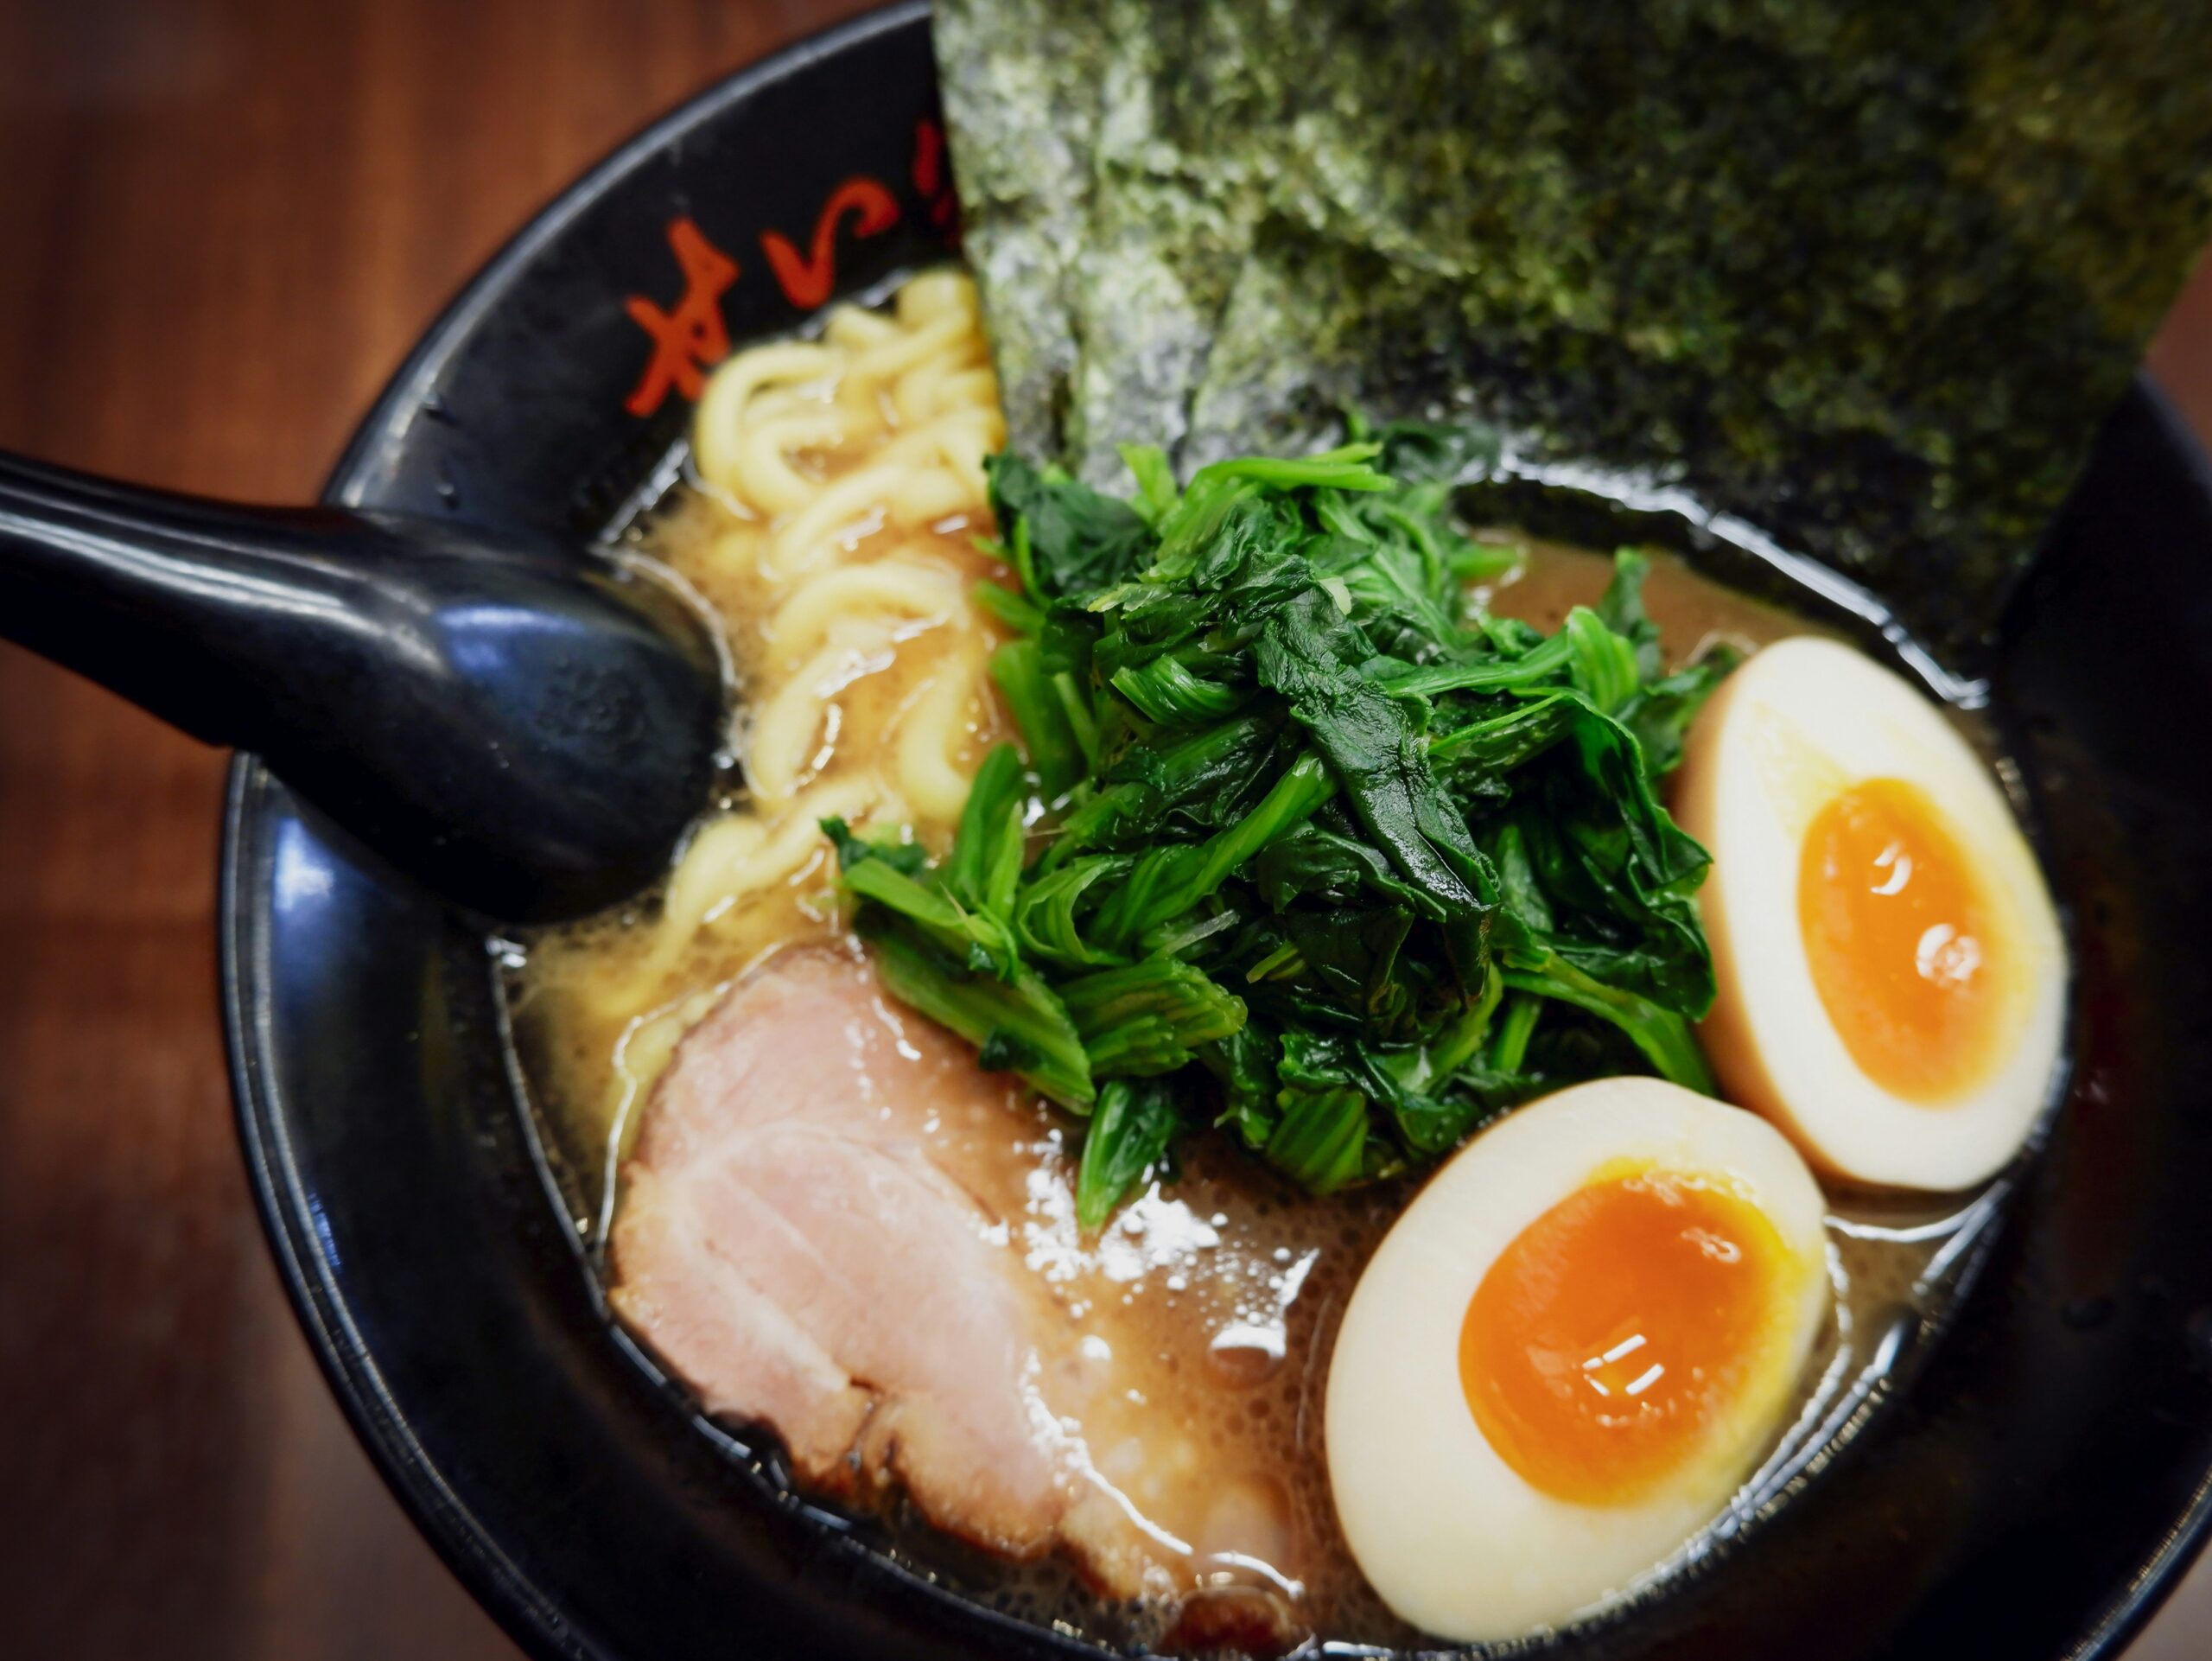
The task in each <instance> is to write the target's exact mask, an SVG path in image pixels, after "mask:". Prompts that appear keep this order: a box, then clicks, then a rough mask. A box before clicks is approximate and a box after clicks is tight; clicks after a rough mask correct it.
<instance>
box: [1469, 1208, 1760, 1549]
mask: <svg viewBox="0 0 2212 1661" xmlns="http://www.w3.org/2000/svg"><path fill="white" fill-rule="evenodd" d="M1790 1255H1791V1254H1790V1252H1789V1248H1788V1247H1787V1246H1785V1245H1784V1244H1783V1241H1782V1238H1781V1236H1780V1235H1779V1234H1778V1233H1777V1231H1776V1230H1775V1227H1774V1225H1773V1224H1772V1223H1771V1222H1770V1221H1769V1220H1768V1219H1767V1218H1766V1216H1765V1214H1764V1212H1761V1211H1759V1210H1758V1207H1757V1206H1753V1205H1751V1204H1750V1203H1749V1202H1747V1201H1745V1200H1742V1199H1739V1198H1738V1197H1737V1196H1736V1195H1735V1194H1734V1193H1730V1192H1728V1191H1726V1189H1724V1188H1721V1187H1717V1186H1715V1185H1713V1183H1711V1182H1708V1181H1704V1180H1701V1179H1700V1178H1696V1177H1689V1176H1682V1175H1679V1174H1669V1173H1661V1172H1651V1171H1646V1172H1641V1173H1637V1174H1633V1175H1629V1176H1624V1177H1620V1178H1617V1179H1612V1180H1605V1179H1600V1180H1597V1181H1592V1182H1590V1183H1589V1184H1587V1185H1586V1186H1585V1187H1582V1188H1580V1189H1579V1190H1577V1191H1576V1192H1575V1193H1572V1194H1570V1195H1568V1196H1567V1198H1566V1199H1565V1200H1560V1202H1559V1204H1557V1205H1556V1206H1553V1207H1552V1208H1551V1209H1550V1210H1549V1211H1548V1212H1545V1213H1544V1214H1543V1215H1542V1216H1541V1217H1539V1218H1537V1219H1536V1220H1535V1222H1533V1223H1531V1224H1529V1226H1528V1227H1526V1228H1524V1229H1522V1231H1521V1232H1520V1233H1519V1234H1518V1235H1517V1236H1516V1237H1515V1238H1514V1240H1513V1242H1512V1244H1510V1245H1509V1246H1507V1247H1506V1248H1505V1250H1504V1251H1502V1252H1500V1253H1499V1254H1498V1257H1497V1261H1496V1262H1495V1263H1492V1264H1491V1267H1490V1271H1489V1272H1488V1273H1487V1274H1485V1275H1484V1276H1483V1281H1482V1284H1481V1285H1480V1286H1478V1287H1477V1288H1476V1289H1475V1295H1474V1296H1473V1297H1472V1298H1471V1299H1470V1300H1469V1301H1468V1303H1467V1315H1466V1320H1465V1322H1464V1323H1463V1324H1462V1325H1461V1327H1460V1329H1459V1382H1460V1386H1461V1388H1462V1389H1463V1390H1465V1392H1466V1397H1467V1406H1468V1408H1469V1410H1471V1412H1472V1413H1473V1414H1474V1417H1475V1423H1476V1424H1477V1426H1478V1427H1479V1428H1480V1429H1481V1431H1482V1433H1483V1435H1484V1438H1485V1439H1487V1440H1488V1441H1489V1442H1490V1445H1491V1447H1492V1448H1495V1449H1497V1454H1498V1456H1499V1457H1500V1458H1502V1459H1503V1460H1504V1461H1505V1462H1506V1463H1507V1464H1508V1465H1510V1466H1511V1467H1513V1469H1514V1470H1515V1471H1516V1472H1518V1473H1520V1474H1521V1476H1522V1477H1523V1478H1524V1479H1525V1480H1527V1481H1528V1482H1529V1483H1530V1484H1531V1485H1532V1486H1535V1487H1537V1488H1540V1489H1541V1490H1542V1491H1543V1492H1546V1493H1548V1494H1551V1495H1554V1497H1556V1498H1558V1499H1567V1500H1572V1501H1574V1502H1576V1503H1579V1504H1581V1505H1619V1504H1623V1503H1625V1502H1627V1501H1630V1500H1633V1499H1638V1498H1640V1497H1641V1496H1643V1494H1645V1493H1647V1492H1650V1491H1651V1490H1652V1489H1653V1488H1654V1487H1656V1486H1658V1485H1659V1484H1660V1483H1661V1482H1662V1481H1664V1480H1667V1479H1668V1478H1669V1476H1672V1475H1675V1473H1678V1472H1680V1471H1681V1469H1683V1467H1685V1466H1686V1465H1688V1464H1690V1463H1691V1462H1693V1461H1695V1460H1696V1459H1697V1457H1698V1456H1699V1454H1700V1452H1701V1451H1702V1450H1704V1449H1705V1448H1707V1447H1708V1446H1709V1445H1710V1443H1711V1441H1712V1438H1713V1432H1714V1430H1715V1429H1716V1428H1718V1427H1720V1426H1722V1425H1725V1424H1726V1423H1727V1422H1731V1421H1732V1419H1733V1418H1734V1417H1735V1416H1736V1414H1735V1411H1734V1410H1736V1409H1737V1408H1738V1405H1739V1404H1740V1403H1741V1402H1742V1401H1743V1398H1744V1397H1745V1395H1746V1393H1747V1392H1748V1391H1750V1389H1751V1387H1752V1385H1753V1384H1754V1382H1755V1381H1756V1380H1757V1379H1758V1378H1759V1377H1760V1375H1761V1373H1762V1372H1763V1371H1764V1368H1765V1365H1766V1364H1767V1363H1768V1361H1769V1358H1770V1357H1771V1356H1772V1355H1773V1353H1774V1352H1775V1350H1776V1346H1777V1344H1778V1343H1779V1342H1780V1341H1781V1339H1782V1337H1783V1327H1784V1325H1785V1317H1786V1313H1787V1312H1786V1305H1787V1304H1788V1302H1789V1299H1788V1296H1787V1291H1786V1281H1787V1266H1788V1264H1789V1262H1790ZM1730 1474H1731V1477H1732V1475H1733V1473H1730Z"/></svg>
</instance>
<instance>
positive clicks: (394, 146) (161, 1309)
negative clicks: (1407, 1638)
mask: <svg viewBox="0 0 2212 1661" xmlns="http://www.w3.org/2000/svg"><path fill="white" fill-rule="evenodd" d="M859 9H860V6H859V5H858V4H857V3H854V0H787V3H781V4H772V3H769V4H764V3H757V0H657V3H654V4H653V5H652V6H645V5H643V4H636V3H622V0H487V3H481V4H463V3H460V0H383V3H372V0H315V3H308V4H303V3H299V0H54V3H50V4H41V3H38V0H0V447H4V448H7V449H16V450H21V451H27V452H29V453H31V454H33V455H42V456H47V457H50V458H52V459H54V460H56V461H63V462H67V463H71V464H73V465H76V466H80V467H85V468H95V469H99V470H102V471H105V472H111V473H116V474H124V475H127V476H130V477H133V478H137V479H141V480H148V481H149V482H152V483H156V484H162V485H168V486H173V487H181V488H188V489H194V490H200V491H206V492H211V493H222V494H229V495H236V496H244V497H261V498H266V499H270V500H277V499H300V498H305V497H307V496H309V495H311V494H312V493H314V491H315V487H316V484H317V482H318V481H319V480H320V479H321V476H322V474H323V473H324V472H325V470H326V469H327V468H328V466H329V465H330V463H331V461H333V459H334V457H335V455H336V453H337V450H338V448H339V446H340V442H342V440H343V438H344V436H345V434H346V430H347V429H348V427H349V425H350V423H352V421H353V418H354V417H355V416H356V414H357V413H358V412H359V410H361V409H362V408H363V407H364V405H365V403H366V402H367V400H368V398H370V397H371V396H372V393H373V392H374V391H375V390H376V388H377V387H378V385H379V384H380V383H381V382H382V381H383V379H384V378H385V376H386V375H387V374H388V373H389V372H390V371H391V368H392V367H393V366H395V365H396V364H397V361H398V360H399V358H400V356H401V354H402V353H404V350H405V348H406V347H407V345H408V343H409V342H410V340H411V339H412V338H413V337H414V336H415V335H416V334H417V333H418V332H419V331H420V329H421V328H422V327H423V324H425V323H426V322H427V321H429V319H430V317H431V316H432V315H434V314H435V311H436V309H437V308H438V307H439V305H440V304H442V302H443V301H444V299H445V298H446V297H447V296H448V295H449V294H450V293H451V292H452V291H453V290H454V287H455V286H456V285H457V284H458V283H460V282H461V280H462V279H463V278H464V277H466V276H467V274H468V272H469V271H470V270H473V269H474V267H475V265H476V264H478V263H479V262H480V260H481V259H482V258H484V257H485V256H486V254H487V253H489V252H490V251H492V249H493V247H495V246H496V245H498V243H499V241H500V240H501V239H503V238H504V237H505V235H506V234H507V233H508V232H510V231H512V229H513V228H514V227H515V226H517V225H518V223H520V221H521V220H523V219H524V217H525V216H526V215H527V214H528V213H529V212H530V211H531V209H532V208H533V207H535V206H537V204H538V203H540V202H541V201H543V200H544V199H545V198H546V197H547V196H548V195H549V194H551V193H552V192H553V191H555V190H556V189H557V188H559V187H560V186H561V184H562V183H563V181H566V180H567V179H569V178H570V177H571V176H573V175H575V173H576V172H577V171H579V170H580V169H582V167H583V166H585V165H586V164H587V163H588V162H590V161H591V160H592V159H593V158H594V157H595V156H598V155H599V154H601V152H603V151H604V150H607V148H608V147H609V146H611V145H612V144H613V143H615V142H616V141H617V140H619V139H620V138H621V137H623V136H624V135H625V134H626V133H627V132H628V131H630V130H632V129H633V128H635V127H637V126H638V125H639V124H642V123H643V122H644V121H645V120H646V119H648V118H651V117H652V115H654V114H656V113H657V112H658V111H661V110H663V109H664V108H665V107H666V106H668V105H671V104H672V103H674V102H675V101H677V99H680V98H682V97H683V95H684V94H686V93H687V92H691V91H693V90H694V89H696V88H697V87H699V86H702V85H704V84H705V83H707V82H709V81H710V80H713V79H715V77H717V76H719V75H720V74H721V73H724V72H725V71H727V70H728V69H730V68H732V67H734V66H736V65H738V64H740V63H741V62H744V61H746V60H748V59H751V58H753V57H755V56H757V55H759V54H761V53H762V52H765V51H766V50H769V49H771V48H773V47H775V46H776V45H778V44H779V43H780V42H782V41H785V40H788V39H791V38H793V37H795V36H796V35H800V34H803V33H804V32H807V31H808V30H810V29H812V28H815V27H817V26H819V25H821V24H823V23H825V22H829V21H832V20H833V19H834V18H836V17H837V16H842V15H844V14H847V13H849V12H851V11H854V10H859ZM2153 361H2154V363H2155V364H2156V365H2157V366H2158V371H2159V372H2160V374H2161V375H2162V376H2163V377H2164V378H2165V379H2166V380H2167V382H2168V384H2169V385H2171V387H2172V388H2173V390H2174V391H2175V392H2176V395H2177V398H2178V399H2179V401H2180V402H2181V403H2182V404H2183V407H2184V408H2185V409H2186V410H2188V411H2189V412H2190V414H2191V416H2192V417H2193V418H2194V419H2195V420H2196V423H2197V424H2198V427H2199V430H2200V431H2212V277H2207V278H2205V279H2202V280H2200V281H2199V283H2197V284H2196V288H2195V289H2194V290H2192V292H2191V295H2190V297H2189V298H2188V299H2187V300H2186V301H2185V302H2183V306H2182V307H2181V308H2180V309H2178V310H2177V314H2176V322H2175V324H2174V326H2173V327H2172V328H2171V329H2170V330H2169V332H2168V334H2166V335H2165V336H2164V338H2162V340H2160V342H2159V344H2158V347H2157V348H2156V350H2155V352H2154V353H2153ZM222 766H223V758H222V757H220V756H219V755H217V754H213V753H212V752H209V751H207V750H205V749H202V748H199V747H197V746H195V745H194V744H192V743H190V742H189V741H186V740H184V739H181V738H179V737H177V736H175V735H174V734H171V733H169V732H168V731H166V730H165V729H162V728H161V727H159V726H158V725H156V723H154V722H151V721H149V720H148V719H147V718H145V717H144V716H140V715H138V714H137V713H136V712H135V711H134V710H130V709H129V708H127V707H125V706H124V705H123V704H121V703H118V702H117V701H115V700H114V699H112V698H110V697H106V696H105V695H104V694H102V693H99V692H98V691H96V690H92V688H90V687H87V686H86V685H85V684H82V683H79V682H77V681H75V680H73V679H71V678H68V677H67V676H65V675H62V674H60V673H59V672H58V671H53V670H51V669H49V668H48V667H46V666H45V665H42V664H40V663H37V662H35V661H34V660H32V659H29V658H27V657H25V656H23V655H22V654H21V653H18V652H12V651H10V649H8V648H5V647H0V1654H6V1655H9V1656H17V1655H20V1656H23V1657H25V1658H32V1657H65V1658H75V1657H99V1658H106V1657H118V1658H121V1657H137V1656H149V1657H151V1656H158V1657H161V1658H162V1661H199V1658H208V1661H218V1658H219V1661H335V1658H354V1657H359V1658H363V1661H368V1658H378V1661H381V1658H401V1657H404V1658H448V1657H449V1658H497V1657H506V1656H511V1655H512V1649H511V1647H510V1646H509V1645H507V1644H506V1643H505V1640H504V1639H502V1638H501V1637H500V1636H499V1633H498V1632H496V1631H494V1630H493V1627H492V1626H491V1624H490V1623H489V1621H487V1620H486V1619H485V1618H484V1617H483V1616H482V1615H481V1614H480V1613H478V1612H477V1611H476V1610H475V1609H474V1607H473V1606H471V1605H470V1604H469V1602H468V1601H467V1599H466V1597H465V1596H464V1595H463V1594H461V1591H460V1590H459V1588H457V1587H456V1586H455V1585H454V1582H453V1581H451V1580H450V1578H449V1577H448V1575H446V1573H445V1571H444V1570H443V1569H442V1568H441V1567H440V1566H439V1565H438V1563H437V1562H435V1559H434V1558H433V1557H432V1556H431V1555H430V1553H429V1550H428V1549H427V1548H426V1547H424V1546H423V1544H422V1543H421V1542H420V1541H419V1540H417V1539H416V1537H415V1536H414V1534H413V1533H412V1532H411V1531H410V1529H409V1527H408V1525H407V1524H406V1523H405V1521H404V1518H402V1517H401V1516H400V1514H399V1512H398V1511H397V1507H396V1506H395V1505H393V1504H392V1503H391V1500H390V1499H388V1498H387V1497H386V1496H385V1492H384V1491H383V1490H382V1488H381V1487H380V1486H379V1485H378V1482H377V1480H376V1479H375V1477H374V1476H373V1474H372V1473H371V1472H370V1470H369V1468H368V1466H367V1463H366V1461H365V1459H364V1458H363V1457H362V1455H361V1454H360V1453H359V1450H358V1449H357V1448H355V1447H354V1445H353V1441H352V1440H351V1438H350V1436H349V1435H348V1433H347V1432H346V1428H345V1426H344V1424H343V1423H342V1422H341V1421H340V1418H339V1416H338V1414H337V1411H336V1410H335V1408H334V1406H333V1405H332V1403H331V1402H330V1399H329V1397H328V1396H327V1393H326V1392H325V1391H324V1390H323V1387H322V1384H321V1380H320V1378H318V1377H317V1376H316V1375H315V1370H314V1367H313V1365H312V1363H311V1362H310V1360H309V1359H308V1354H307V1352H306V1349H305V1346H304V1345H303V1343H302V1340H301V1339H300V1338H299V1336H298V1334H297V1333H296V1330H295V1328H294V1327H293V1325H292V1322H291V1319H290V1315H289V1312H288V1310H287V1309H286V1308H285V1307H284V1305H283V1298H282V1295H281V1294H280V1293H279V1290H278V1289H277V1280H276V1276H275V1274H274V1272H273V1271H272V1270H271V1269H270V1266H269V1263H268V1260H267V1257H266V1255H265V1253H264V1249H263V1246H262V1244H261V1240H260V1237H259V1233H258V1231H257V1227H256V1225H255V1224H254V1221H253V1219H252V1216H251V1209H250V1206H249V1205H248V1201H247V1198H246V1193H245V1185H244V1182H243V1181H242V1178H241V1176H240V1174H239V1168H238V1155H237V1151H236V1148H235V1145H234V1142H233V1140H232V1130H231V1123H230V1117H229V1099H228V1091H227V1086H226V1080H225V1078H224V1073H223V1064H222V1055H221V1051H220V1045H219V1036H218V1031H217V1025H216V1009H215V992H214V978H213V958H214V946H213V927H212V910H213V895H214V856H215V837H216V818H217V811H218V806H219V791H220V783H221V774H222ZM2183 1604H2184V1605H2186V1606H2187V1607H2179V1606H2177V1609H2176V1610H2175V1611H2174V1612H2173V1613H2171V1614H2170V1615H2169V1616H2168V1617H2166V1618H2165V1619H2164V1620H2162V1622H2161V1623H2160V1624H2159V1626H2158V1627H2157V1628H2154V1630H2153V1632H2152V1636H2151V1637H2150V1638H2149V1639H2146V1640H2145V1645H2144V1646H2143V1648H2142V1651H2141V1652H2140V1653H2141V1657H2142V1661H2152V1657H2153V1656H2154V1655H2155V1656H2156V1657H2157V1658H2158V1661H2179V1658H2182V1657H2183V1656H2184V1655H2187V1656H2196V1655H2200V1654H2202V1653H2204V1652H2205V1650H2206V1648H2207V1647H2208V1645H2212V1581H2208V1580H2207V1579H2206V1578H2205V1577H2204V1576H2202V1575H2200V1577H2199V1580H2198V1582H2197V1583H2196V1585H2195V1586H2194V1587H2192V1588H2191V1590H2190V1593H2189V1594H2186V1595H2185V1597H2184V1599H2183Z"/></svg>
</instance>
